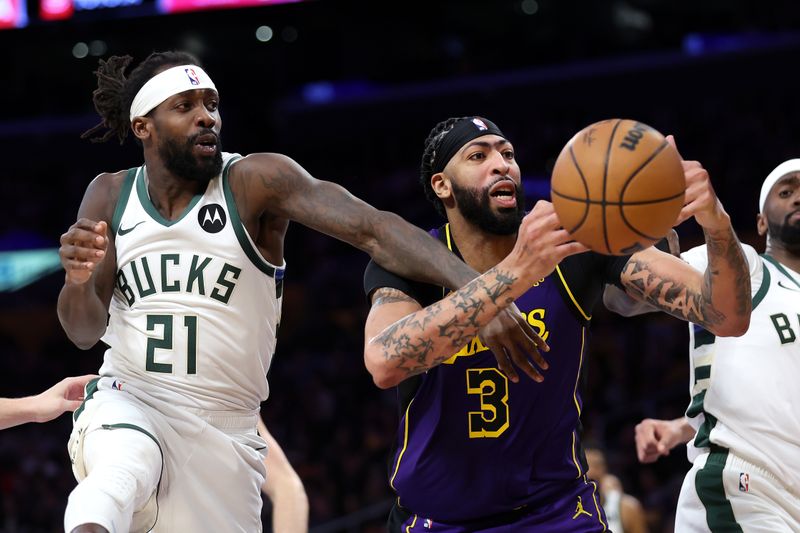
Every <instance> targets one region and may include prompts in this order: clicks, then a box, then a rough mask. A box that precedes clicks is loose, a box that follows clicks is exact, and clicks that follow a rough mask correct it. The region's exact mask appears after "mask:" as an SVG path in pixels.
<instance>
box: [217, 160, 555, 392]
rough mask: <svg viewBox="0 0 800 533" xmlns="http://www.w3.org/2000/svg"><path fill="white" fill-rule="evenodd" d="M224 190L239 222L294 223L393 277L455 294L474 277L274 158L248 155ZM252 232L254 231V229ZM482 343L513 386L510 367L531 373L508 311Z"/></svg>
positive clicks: (394, 220) (532, 339) (408, 232)
mask: <svg viewBox="0 0 800 533" xmlns="http://www.w3.org/2000/svg"><path fill="white" fill-rule="evenodd" d="M230 184H231V189H232V190H233V193H234V196H235V198H236V204H237V208H238V209H239V214H240V216H241V217H242V219H243V220H246V221H247V220H253V219H255V220H260V218H261V217H262V215H263V214H264V213H269V214H270V215H271V216H276V217H281V218H284V219H289V220H294V221H297V222H299V223H301V224H303V225H305V226H308V227H310V228H313V229H315V230H318V231H320V232H322V233H325V234H327V235H330V236H332V237H335V238H337V239H340V240H342V241H345V242H347V243H350V244H352V245H353V246H355V247H357V248H359V249H361V250H363V251H365V252H367V253H368V254H369V255H370V256H372V258H373V259H374V260H375V262H376V263H378V264H379V265H381V266H382V267H383V268H385V269H386V270H389V271H390V272H394V273H395V274H398V275H400V276H403V277H406V278H409V279H413V280H417V281H422V282H427V283H433V284H436V285H441V286H444V287H448V288H453V289H455V288H458V287H461V286H463V285H465V284H466V283H467V282H469V281H471V280H473V279H475V277H477V276H478V272H476V271H475V270H473V269H472V268H470V267H469V266H468V265H467V264H466V263H464V262H463V261H461V260H460V259H459V258H458V257H456V256H455V254H453V253H451V252H450V251H449V250H448V249H447V248H446V247H445V246H442V243H440V242H439V241H437V240H436V239H434V238H433V237H431V236H430V235H428V233H426V232H425V231H423V230H421V229H419V228H417V227H416V226H414V225H412V224H410V223H408V222H406V221H405V220H403V219H402V218H401V217H399V216H397V215H395V214H394V213H390V212H388V211H379V210H377V209H375V208H374V207H372V206H371V205H369V204H367V203H366V202H363V201H362V200H360V199H358V198H356V197H355V196H353V195H352V194H350V193H349V192H348V191H347V190H346V189H344V188H343V187H341V186H339V185H337V184H335V183H331V182H328V181H322V180H317V179H315V178H313V177H311V175H309V174H308V172H306V171H305V170H304V169H303V168H302V167H301V166H300V165H298V164H297V163H295V162H294V161H292V160H291V159H290V158H288V157H286V156H283V155H280V154H253V155H249V156H247V157H246V158H244V159H243V160H242V161H239V162H237V163H236V164H235V165H233V167H232V169H231V172H230ZM254 226H255V225H254ZM494 317H495V318H494V320H492V321H490V322H489V323H488V324H486V327H487V331H485V332H484V335H483V337H482V339H483V341H484V343H485V344H486V345H487V346H488V347H489V348H491V349H492V352H493V353H494V354H495V357H496V358H497V360H498V366H499V368H500V370H501V371H502V372H503V373H504V374H505V375H506V376H508V378H509V379H511V380H512V381H514V382H516V381H519V377H518V376H517V373H516V371H515V370H514V366H513V365H512V362H513V363H514V364H515V365H516V366H517V367H518V368H520V369H522V370H523V371H524V372H525V373H526V374H528V376H530V377H531V378H535V376H536V373H535V372H533V371H532V369H533V367H532V366H531V364H530V361H529V360H528V359H527V357H526V356H525V354H526V353H530V352H532V351H534V350H535V349H536V346H537V342H538V341H539V339H538V337H537V335H536V333H535V332H534V331H533V329H532V328H531V327H530V325H529V324H528V323H527V322H525V321H524V320H523V318H522V316H521V315H520V313H519V311H518V310H517V309H515V308H514V307H513V306H509V307H508V308H506V309H504V310H503V311H501V312H500V313H499V314H495V315H494Z"/></svg>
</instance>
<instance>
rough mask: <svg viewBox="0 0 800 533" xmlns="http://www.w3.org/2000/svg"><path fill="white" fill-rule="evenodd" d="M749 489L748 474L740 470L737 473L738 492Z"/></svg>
mask: <svg viewBox="0 0 800 533" xmlns="http://www.w3.org/2000/svg"><path fill="white" fill-rule="evenodd" d="M749 490H750V474H748V473H747V472H742V473H740V474H739V492H748V491H749Z"/></svg>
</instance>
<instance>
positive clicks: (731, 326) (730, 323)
mask: <svg viewBox="0 0 800 533" xmlns="http://www.w3.org/2000/svg"><path fill="white" fill-rule="evenodd" d="M749 327H750V313H747V314H745V315H740V314H737V315H736V316H733V317H731V318H729V319H728V320H725V321H724V322H723V323H722V324H720V325H719V327H717V328H715V331H714V332H713V333H714V335H716V336H718V337H741V336H742V335H744V334H745V333H747V330H748V328H749Z"/></svg>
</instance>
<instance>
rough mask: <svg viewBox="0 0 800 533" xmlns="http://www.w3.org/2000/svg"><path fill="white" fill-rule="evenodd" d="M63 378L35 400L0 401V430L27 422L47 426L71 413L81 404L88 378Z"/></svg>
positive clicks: (28, 398) (32, 398)
mask: <svg viewBox="0 0 800 533" xmlns="http://www.w3.org/2000/svg"><path fill="white" fill-rule="evenodd" d="M95 377H97V376H94V375H86V376H80V377H74V378H65V379H62V380H61V381H59V382H58V383H56V384H55V385H53V386H52V387H50V388H49V389H47V390H46V391H44V392H42V393H41V394H37V395H36V396H28V397H27V398H15V399H7V398H0V429H6V428H9V427H12V426H18V425H20V424H25V423H28V422H48V421H50V420H53V419H54V418H55V417H57V416H59V415H60V414H61V413H63V412H64V411H74V410H75V409H77V408H78V406H79V405H80V404H81V402H82V401H83V389H84V387H85V386H86V384H87V383H88V382H89V380H91V379H92V378H95Z"/></svg>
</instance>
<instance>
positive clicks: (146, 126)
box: [131, 117, 152, 141]
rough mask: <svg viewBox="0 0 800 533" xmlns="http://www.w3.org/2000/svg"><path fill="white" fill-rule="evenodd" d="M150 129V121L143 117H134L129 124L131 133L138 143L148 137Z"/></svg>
mask: <svg viewBox="0 0 800 533" xmlns="http://www.w3.org/2000/svg"><path fill="white" fill-rule="evenodd" d="M151 127H152V123H151V121H150V120H148V119H147V118H145V117H134V119H133V122H131V131H133V134H134V135H136V138H137V139H139V140H140V141H141V140H144V139H146V138H148V137H150V129H151Z"/></svg>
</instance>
